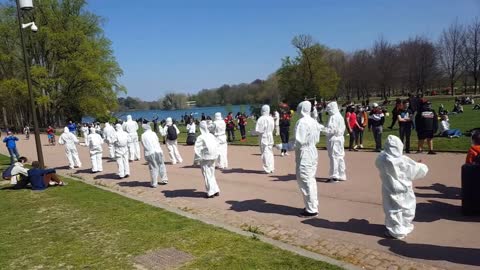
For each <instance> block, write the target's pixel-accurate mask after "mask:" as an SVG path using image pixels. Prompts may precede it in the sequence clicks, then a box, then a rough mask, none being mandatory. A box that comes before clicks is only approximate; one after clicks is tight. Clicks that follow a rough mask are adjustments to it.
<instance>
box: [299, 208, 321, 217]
mask: <svg viewBox="0 0 480 270" xmlns="http://www.w3.org/2000/svg"><path fill="white" fill-rule="evenodd" d="M300 216H301V217H316V216H318V213H310V212H307V211H306V210H305V209H304V210H303V211H302V212H301V213H300Z"/></svg>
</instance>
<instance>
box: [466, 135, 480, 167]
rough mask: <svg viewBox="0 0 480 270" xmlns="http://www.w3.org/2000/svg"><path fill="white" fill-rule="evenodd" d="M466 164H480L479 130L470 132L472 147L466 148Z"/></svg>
mask: <svg viewBox="0 0 480 270" xmlns="http://www.w3.org/2000/svg"><path fill="white" fill-rule="evenodd" d="M465 163H466V164H480V131H475V132H474V133H473V134H472V147H470V150H468V153H467V158H466V160H465Z"/></svg>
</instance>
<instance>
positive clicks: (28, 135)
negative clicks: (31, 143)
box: [23, 126, 30, 140]
mask: <svg viewBox="0 0 480 270" xmlns="http://www.w3.org/2000/svg"><path fill="white" fill-rule="evenodd" d="M23 134H25V139H26V140H29V139H30V128H29V127H28V126H25V127H24V128H23Z"/></svg>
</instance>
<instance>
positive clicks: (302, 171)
mask: <svg viewBox="0 0 480 270" xmlns="http://www.w3.org/2000/svg"><path fill="white" fill-rule="evenodd" d="M311 109H312V104H311V103H310V101H303V102H301V103H300V104H298V109H297V112H299V113H300V119H299V120H298V121H297V124H296V125H295V162H296V176H297V183H298V186H299V187H300V191H301V192H302V195H303V201H304V202H305V209H304V210H303V212H302V213H301V215H302V216H316V215H317V214H318V197H317V180H316V178H315V174H316V172H317V163H318V152H317V147H316V144H317V143H318V142H319V140H320V132H321V130H322V129H323V126H322V125H320V124H319V123H318V122H317V121H316V120H315V119H313V118H312V117H311V116H310V111H311Z"/></svg>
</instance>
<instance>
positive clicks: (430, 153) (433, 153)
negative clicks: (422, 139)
mask: <svg viewBox="0 0 480 270" xmlns="http://www.w3.org/2000/svg"><path fill="white" fill-rule="evenodd" d="M427 154H429V155H436V154H437V153H435V152H433V151H428V153H427Z"/></svg>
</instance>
